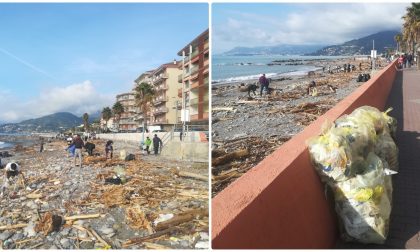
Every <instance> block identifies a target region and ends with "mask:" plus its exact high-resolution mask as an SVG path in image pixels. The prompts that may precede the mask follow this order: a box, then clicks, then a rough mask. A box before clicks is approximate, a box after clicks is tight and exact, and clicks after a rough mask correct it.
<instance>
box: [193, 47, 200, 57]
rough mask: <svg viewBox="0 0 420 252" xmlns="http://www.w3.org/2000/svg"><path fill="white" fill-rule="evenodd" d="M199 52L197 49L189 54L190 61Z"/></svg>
mask: <svg viewBox="0 0 420 252" xmlns="http://www.w3.org/2000/svg"><path fill="white" fill-rule="evenodd" d="M199 52H200V51H199V50H198V49H195V50H194V51H193V52H192V53H191V59H192V58H194V57H195V56H197V55H198V53H199Z"/></svg>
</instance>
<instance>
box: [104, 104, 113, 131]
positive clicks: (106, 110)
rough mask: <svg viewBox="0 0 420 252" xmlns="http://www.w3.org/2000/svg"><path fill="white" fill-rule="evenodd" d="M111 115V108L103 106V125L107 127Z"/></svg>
mask: <svg viewBox="0 0 420 252" xmlns="http://www.w3.org/2000/svg"><path fill="white" fill-rule="evenodd" d="M111 117H112V110H111V109H110V108H109V107H105V108H103V109H102V119H104V120H105V127H106V128H107V129H108V126H107V125H108V121H109V119H111Z"/></svg>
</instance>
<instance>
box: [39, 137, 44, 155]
mask: <svg viewBox="0 0 420 252" xmlns="http://www.w3.org/2000/svg"><path fill="white" fill-rule="evenodd" d="M40 145H41V146H40V147H39V152H43V151H44V139H43V138H41V143H40Z"/></svg>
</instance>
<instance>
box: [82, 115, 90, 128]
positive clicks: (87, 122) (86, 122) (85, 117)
mask: <svg viewBox="0 0 420 252" xmlns="http://www.w3.org/2000/svg"><path fill="white" fill-rule="evenodd" d="M83 125H84V126H85V132H88V130H89V114H88V113H84V114H83Z"/></svg>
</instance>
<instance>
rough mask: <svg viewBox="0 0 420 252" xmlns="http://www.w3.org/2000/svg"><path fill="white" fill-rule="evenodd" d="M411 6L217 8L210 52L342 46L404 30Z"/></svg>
mask: <svg viewBox="0 0 420 252" xmlns="http://www.w3.org/2000/svg"><path fill="white" fill-rule="evenodd" d="M409 5H410V3H408V2H407V3H404V2H400V3H380V4H379V3H296V4H290V3H263V4H260V3H215V4H213V5H212V27H213V33H212V53H213V54H220V53H224V52H226V51H229V50H231V49H233V48H235V47H257V46H275V45H282V44H288V45H323V46H329V45H334V44H340V43H343V42H345V41H348V40H352V39H358V38H361V37H364V36H367V35H370V34H374V33H377V32H382V31H386V30H397V31H398V30H400V29H401V25H402V23H403V20H402V16H403V15H404V14H405V11H406V8H407V7H408V6H409Z"/></svg>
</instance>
